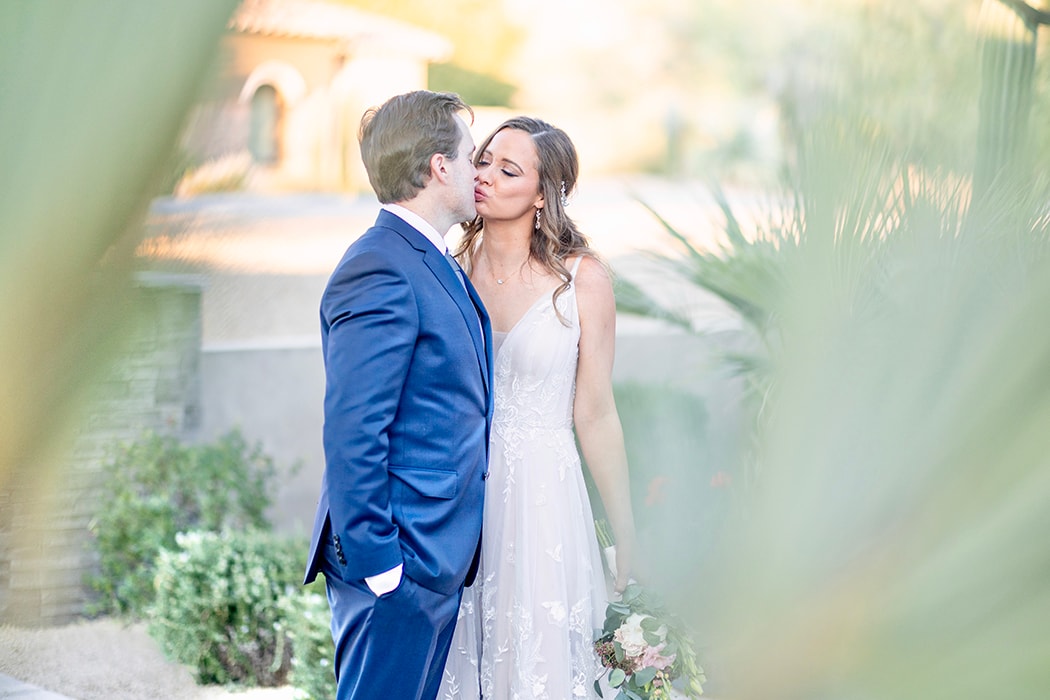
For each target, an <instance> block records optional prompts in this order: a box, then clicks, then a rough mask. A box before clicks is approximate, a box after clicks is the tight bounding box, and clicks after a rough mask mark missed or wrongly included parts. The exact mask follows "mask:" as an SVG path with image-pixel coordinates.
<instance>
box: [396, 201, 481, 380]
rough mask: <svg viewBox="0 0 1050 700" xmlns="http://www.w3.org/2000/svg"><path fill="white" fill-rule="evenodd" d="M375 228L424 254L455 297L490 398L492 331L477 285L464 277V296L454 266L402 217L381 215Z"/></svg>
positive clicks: (443, 283) (430, 266)
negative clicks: (403, 240)
mask: <svg viewBox="0 0 1050 700" xmlns="http://www.w3.org/2000/svg"><path fill="white" fill-rule="evenodd" d="M376 226H381V227H384V228H389V229H392V230H394V231H395V232H397V233H398V234H399V235H400V236H401V237H402V238H404V239H405V240H406V241H408V243H409V244H410V245H411V246H412V247H413V248H415V249H416V250H418V251H419V252H420V253H422V254H423V262H424V263H425V264H426V266H427V267H429V268H430V271H431V272H432V273H434V276H435V277H437V279H438V281H439V282H440V283H441V286H442V287H444V288H445V291H446V292H447V293H448V295H449V296H450V297H452V301H454V302H455V303H456V307H457V308H458V309H459V312H460V314H462V315H463V320H464V322H465V323H466V324H467V329H468V330H469V331H470V339H471V340H472V341H473V343H474V351H475V352H476V353H477V356H478V365H479V366H480V369H481V376H482V378H483V379H484V381H485V390H486V392H488V393H489V394H490V396H491V392H490V391H489V381H490V380H489V378H490V377H491V376H492V353H490V352H486V348H491V347H492V331H491V326H490V324H489V317H488V313H487V312H486V311H485V305H484V304H482V302H481V297H479V296H478V293H477V290H475V289H474V285H472V284H471V283H470V280H469V279H466V278H465V277H464V280H463V281H464V282H465V283H466V287H467V293H466V294H464V293H463V286H464V285H462V284H460V282H459V276H458V275H457V274H456V272H455V270H453V269H452V266H451V265H449V264H448V261H447V260H445V256H444V255H442V254H441V253H440V252H439V251H438V249H437V248H435V247H434V245H433V244H432V243H431V242H430V241H428V240H427V239H426V236H424V235H423V234H422V233H420V232H419V231H417V230H416V229H415V228H413V227H412V226H410V225H409V224H408V223H406V222H405V221H404V220H403V219H402V218H401V217H399V216H396V215H395V214H392V213H391V212H389V211H386V210H383V211H381V212H379V217H378V218H377V219H376Z"/></svg>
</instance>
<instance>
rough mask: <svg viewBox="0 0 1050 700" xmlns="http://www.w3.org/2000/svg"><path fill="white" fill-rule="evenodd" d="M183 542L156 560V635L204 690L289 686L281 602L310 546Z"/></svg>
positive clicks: (280, 541) (189, 536)
mask: <svg viewBox="0 0 1050 700" xmlns="http://www.w3.org/2000/svg"><path fill="white" fill-rule="evenodd" d="M176 540H177V544H178V548H177V549H172V550H169V549H165V550H162V551H161V553H160V556H159V558H158V560H157V578H156V587H157V595H156V601H155V602H154V604H153V606H152V608H151V611H150V612H151V613H152V614H151V617H150V624H149V631H150V635H151V636H153V638H154V639H156V640H157V642H158V643H159V644H160V645H161V648H162V649H163V650H164V653H165V654H167V655H168V656H169V657H170V658H172V659H174V660H175V661H178V662H179V663H182V664H186V665H188V666H190V667H191V668H192V669H193V670H194V674H195V676H196V678H197V682H198V683H220V684H229V683H234V684H241V685H251V686H277V685H283V684H285V683H286V682H287V679H288V671H289V670H290V668H291V659H292V645H291V642H290V639H289V638H288V632H287V630H286V625H285V620H284V615H285V608H284V607H283V606H282V601H283V600H284V599H285V598H286V597H287V596H289V595H290V594H291V593H292V592H293V591H294V590H295V589H297V588H298V586H299V577H300V576H301V575H302V569H301V564H302V557H303V553H304V552H305V551H306V544H305V543H304V542H300V541H298V540H293V539H289V538H282V537H278V536H276V535H273V534H271V533H268V532H263V531H259V530H248V531H245V532H233V531H226V532H224V533H221V534H220V533H215V532H191V533H180V534H179V535H177V538H176Z"/></svg>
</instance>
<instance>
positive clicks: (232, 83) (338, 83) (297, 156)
mask: <svg viewBox="0 0 1050 700" xmlns="http://www.w3.org/2000/svg"><path fill="white" fill-rule="evenodd" d="M451 53H452V45H451V43H450V42H449V41H448V40H447V39H445V38H444V37H442V36H440V35H437V34H434V33H433V32H430V31H426V30H423V29H420V28H418V27H414V26H412V25H409V24H406V23H404V22H399V21H397V20H393V19H390V18H387V17H382V16H378V15H374V14H371V13H368V12H363V11H361V10H358V9H355V8H352V7H349V6H345V5H337V4H333V3H328V2H322V1H320V0H245V1H244V2H243V3H242V4H241V5H240V6H239V7H238V9H237V11H236V12H235V14H234V15H233V16H232V18H231V19H230V23H229V29H228V32H227V34H226V36H225V37H224V38H223V40H222V43H221V46H220V48H219V55H218V60H217V61H216V67H215V75H214V78H213V80H212V81H211V83H210V84H209V87H208V89H207V91H206V92H205V94H204V95H203V96H202V99H201V101H200V103H199V104H198V106H197V107H196V108H195V110H194V111H193V113H192V115H191V118H190V120H189V122H188V125H187V128H186V131H185V135H184V138H183V144H182V145H183V149H184V153H185V156H186V158H187V160H188V161H189V162H191V163H193V164H196V165H204V166H205V167H207V164H209V163H211V164H213V166H214V164H216V163H221V162H225V163H226V167H232V168H234V169H236V168H237V167H242V168H243V167H247V166H248V165H249V164H250V177H249V178H248V180H247V181H246V182H245V188H246V189H249V190H252V191H261V192H275V191H288V190H362V189H367V187H368V183H367V179H366V177H365V173H364V169H363V167H362V166H361V164H360V156H359V153H358V147H357V124H358V121H359V119H360V115H361V114H362V113H363V112H364V110H365V109H367V108H368V107H370V106H372V105H375V104H378V103H381V102H382V101H384V100H385V99H386V98H388V97H389V96H391V95H394V94H397V93H400V92H406V91H409V90H415V89H420V88H425V87H427V69H428V65H429V64H430V63H431V62H441V61H445V60H447V59H448V58H449V56H450V55H451ZM231 161H232V162H233V163H235V164H234V165H231ZM236 164H239V165H236ZM219 167H221V166H219Z"/></svg>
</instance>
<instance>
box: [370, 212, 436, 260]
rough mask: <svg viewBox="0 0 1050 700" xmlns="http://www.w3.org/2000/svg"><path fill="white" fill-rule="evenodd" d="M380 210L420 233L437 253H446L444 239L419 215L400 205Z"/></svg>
mask: <svg viewBox="0 0 1050 700" xmlns="http://www.w3.org/2000/svg"><path fill="white" fill-rule="evenodd" d="M382 208H383V209H385V210H386V211H388V212H390V213H391V214H393V215H394V216H396V217H397V218H399V219H401V220H402V221H404V222H405V223H406V224H408V225H409V226H411V227H412V228H414V229H415V230H417V231H419V232H420V233H422V234H423V235H424V236H425V237H426V239H427V240H428V241H430V242H431V243H433V244H434V247H435V248H437V249H438V252H439V253H441V254H442V255H444V254H445V253H446V252H447V251H448V244H447V243H445V237H444V236H442V235H441V234H440V233H438V232H437V229H435V228H434V227H433V226H431V225H430V224H429V223H427V220H426V219H424V218H423V217H422V216H420V215H419V214H417V213H415V212H414V211H411V210H409V209H406V208H405V207H403V206H401V205H400V204H384V205H383V207H382Z"/></svg>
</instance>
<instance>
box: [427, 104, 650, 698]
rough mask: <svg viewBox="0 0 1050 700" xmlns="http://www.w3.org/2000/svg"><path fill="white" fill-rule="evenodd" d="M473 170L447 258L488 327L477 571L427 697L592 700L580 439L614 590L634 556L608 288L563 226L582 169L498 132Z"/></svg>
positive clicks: (594, 592) (594, 551)
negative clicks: (434, 689)
mask: <svg viewBox="0 0 1050 700" xmlns="http://www.w3.org/2000/svg"><path fill="white" fill-rule="evenodd" d="M475 164H476V165H477V169H478V180H477V185H476V190H475V195H474V199H475V201H476V204H477V212H478V217H477V218H476V219H475V220H474V221H473V222H471V223H469V224H465V225H464V228H465V234H464V236H463V239H462V241H461V244H460V246H459V250H458V253H457V256H458V258H459V261H460V264H461V265H462V267H463V268H464V270H466V271H467V273H468V274H469V275H470V279H471V281H472V282H473V284H474V286H475V287H476V288H477V290H478V291H479V293H480V294H481V297H482V300H483V301H484V302H485V307H486V308H487V310H488V312H489V315H490V317H491V319H492V327H493V344H494V347H493V354H494V358H495V359H494V368H495V372H494V382H495V384H494V391H495V414H494V416H493V425H492V435H491V439H490V458H489V459H490V467H489V472H490V476H489V479H488V481H487V485H486V493H485V516H484V525H483V531H482V532H483V534H482V555H481V571H480V572H479V574H478V577H477V580H476V582H475V584H474V585H473V586H472V587H471V588H468V589H466V590H465V591H464V595H463V601H462V604H461V605H460V612H459V621H458V623H457V626H456V631H455V638H454V640H453V644H452V649H451V651H450V652H449V657H448V662H447V664H446V667H445V676H444V680H443V683H442V688H441V692H440V694H439V696H438V697H439V698H442V699H443V700H459V699H464V700H466V699H469V700H473V699H476V698H486V699H492V700H515V699H517V700H526V699H537V700H538V699H540V698H551V699H554V700H567V699H569V698H590V697H596V696H595V695H594V689H593V684H594V680H595V678H597V677H598V676H599V675H600V673H601V670H602V669H601V667H600V664H599V662H598V659H597V657H596V656H595V653H594V650H593V640H594V633H595V630H596V629H600V628H601V627H602V624H603V622H604V618H605V606H606V603H607V590H606V585H605V576H604V572H603V569H602V564H601V560H600V558H599V551H598V543H597V538H596V536H595V530H594V518H593V516H592V513H591V506H590V503H589V501H588V497H587V489H586V486H585V482H584V478H583V472H582V469H581V463H580V455H579V453H578V452H577V448H576V440H578V441H579V447H580V450H581V451H582V453H583V457H584V459H585V460H586V463H587V467H588V469H589V470H590V473H591V476H592V478H593V481H594V483H595V485H596V486H597V488H598V493H599V495H600V496H601V499H602V505H603V506H604V508H605V511H606V514H607V517H608V519H609V521H610V524H611V526H612V529H613V534H614V536H615V538H616V544H617V567H616V569H617V575H616V580H615V582H614V588H615V590H616V591H617V592H619V591H622V590H623V588H624V587H625V586H626V584H627V581H628V579H629V578H630V576H631V573H632V562H633V558H634V557H633V555H634V542H635V535H634V522H633V516H632V512H631V499H630V491H629V484H628V475H627V459H626V455H625V452H624V446H623V432H622V429H621V426H620V419H619V415H618V414H617V411H616V405H615V403H614V401H613V392H612V379H611V375H612V366H613V347H614V341H615V322H616V317H615V315H616V307H615V301H614V299H613V291H612V284H611V281H610V277H609V273H608V271H607V269H606V268H605V266H604V265H603V264H602V263H601V262H600V261H599V260H598V258H597V257H596V256H595V254H594V252H593V251H591V250H590V248H589V247H588V246H587V241H586V239H585V238H584V236H583V235H582V234H581V233H580V232H579V231H578V230H577V228H576V225H575V224H574V223H573V221H572V220H571V219H570V218H569V217H568V216H566V213H565V207H566V205H567V203H568V202H567V197H568V195H569V194H570V193H571V192H572V191H573V190H574V188H575V186H576V178H577V175H578V170H579V164H578V161H577V157H576V149H575V147H574V146H573V144H572V142H571V141H570V140H569V138H568V136H567V135H566V134H565V132H563V131H561V130H560V129H557V128H555V127H553V126H551V125H550V124H547V123H546V122H543V121H540V120H538V119H533V118H529V117H516V118H513V119H510V120H508V121H506V122H504V123H503V124H501V125H500V126H499V127H497V129H496V130H495V131H494V132H493V133H492V134H491V135H490V136H489V137H488V138H487V139H486V140H485V141H484V142H483V143H482V144H481V146H480V147H479V149H478V155H477V156H476V159H475ZM574 430H575V439H574Z"/></svg>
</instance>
